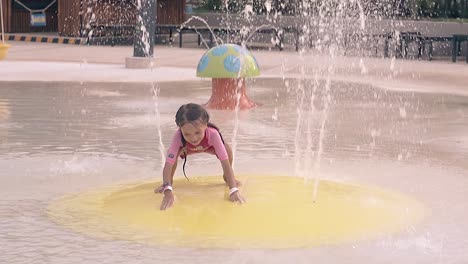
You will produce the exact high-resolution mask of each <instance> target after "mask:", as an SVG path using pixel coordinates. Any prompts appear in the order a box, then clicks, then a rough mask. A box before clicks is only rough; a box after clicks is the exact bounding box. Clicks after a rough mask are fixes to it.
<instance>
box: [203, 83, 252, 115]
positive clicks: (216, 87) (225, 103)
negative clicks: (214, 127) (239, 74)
mask: <svg viewBox="0 0 468 264" xmlns="http://www.w3.org/2000/svg"><path fill="white" fill-rule="evenodd" d="M237 92H239V93H240V98H239V109H241V110H246V109H251V108H254V107H256V106H258V104H257V103H255V102H253V101H251V100H250V99H249V98H248V97H247V94H246V92H245V79H244V78H213V80H212V93H211V98H210V100H209V101H208V103H206V104H205V106H206V107H207V108H210V109H218V110H233V109H235V108H236V105H237V96H236V95H237Z"/></svg>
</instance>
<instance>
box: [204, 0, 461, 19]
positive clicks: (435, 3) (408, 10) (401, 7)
mask: <svg viewBox="0 0 468 264" xmlns="http://www.w3.org/2000/svg"><path fill="white" fill-rule="evenodd" d="M226 1H227V9H228V10H227V11H229V12H230V13H241V12H242V11H243V10H244V8H245V5H246V4H250V5H252V9H253V12H254V13H255V14H266V13H267V10H266V7H265V1H266V0H205V5H204V6H203V7H202V8H203V9H205V10H212V11H221V12H225V11H226V6H225V5H226ZM339 1H342V0H301V1H293V0H289V1H286V0H270V4H271V11H272V12H278V13H281V14H283V15H297V14H300V13H302V11H304V9H305V8H307V10H306V11H307V12H306V13H309V14H311V15H313V14H317V13H318V10H321V9H323V8H327V9H329V10H328V13H330V12H331V13H333V10H334V9H333V8H330V7H333V5H334V4H336V3H338V2H339ZM347 3H348V4H349V3H354V2H353V1H351V2H347ZM361 4H362V8H363V10H364V13H365V14H366V15H370V16H378V17H384V18H385V17H386V18H397V17H400V18H405V17H407V18H416V19H418V18H468V0H363V1H361ZM305 6H306V7H305ZM298 10H301V12H298ZM349 12H350V13H351V12H358V10H356V9H354V8H351V9H350V10H349ZM321 14H323V12H321Z"/></svg>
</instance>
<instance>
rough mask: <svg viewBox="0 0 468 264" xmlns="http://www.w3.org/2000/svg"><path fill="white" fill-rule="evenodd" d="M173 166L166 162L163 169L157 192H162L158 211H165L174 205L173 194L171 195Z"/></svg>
mask: <svg viewBox="0 0 468 264" xmlns="http://www.w3.org/2000/svg"><path fill="white" fill-rule="evenodd" d="M173 167H174V164H171V163H169V162H166V164H165V165H164V169H163V184H162V185H161V187H159V189H160V190H159V192H164V198H163V200H162V201H161V206H160V207H159V209H160V210H166V209H167V208H169V207H172V206H173V205H174V194H173V193H172V180H173V178H174V173H173Z"/></svg>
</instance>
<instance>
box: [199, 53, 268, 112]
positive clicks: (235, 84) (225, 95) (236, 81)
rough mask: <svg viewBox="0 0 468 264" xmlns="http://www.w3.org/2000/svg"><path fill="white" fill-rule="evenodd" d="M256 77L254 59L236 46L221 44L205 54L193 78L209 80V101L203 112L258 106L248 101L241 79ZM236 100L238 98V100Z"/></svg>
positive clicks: (257, 69)
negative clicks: (210, 84) (206, 110)
mask: <svg viewBox="0 0 468 264" xmlns="http://www.w3.org/2000/svg"><path fill="white" fill-rule="evenodd" d="M258 75H260V69H259V67H258V64H257V61H256V60H255V58H254V56H252V54H251V53H250V52H249V51H248V50H247V49H245V48H243V47H241V46H239V45H236V44H222V45H219V46H216V47H213V48H211V49H210V50H208V51H207V52H206V53H205V54H204V55H203V56H202V57H201V59H200V62H199V63H198V67H197V76H198V77H206V78H212V92H211V98H210V100H209V101H208V102H207V103H206V104H205V106H206V107H207V108H210V109H218V110H232V109H235V108H236V105H237V103H238V104H239V109H241V110H247V109H251V108H254V107H256V106H258V105H259V104H257V103H255V102H253V101H251V100H250V99H249V98H248V97H247V94H246V91H245V78H246V77H254V76H258ZM238 97H239V98H238Z"/></svg>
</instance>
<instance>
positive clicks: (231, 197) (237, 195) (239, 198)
mask: <svg viewBox="0 0 468 264" xmlns="http://www.w3.org/2000/svg"><path fill="white" fill-rule="evenodd" d="M229 201H231V202H238V203H240V204H242V203H245V199H244V197H242V195H241V194H240V192H239V191H236V192H234V193H232V194H231V195H229Z"/></svg>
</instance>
